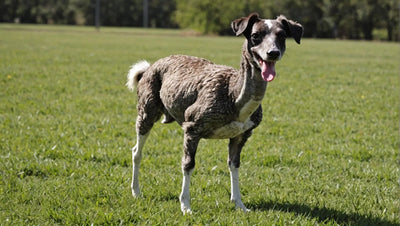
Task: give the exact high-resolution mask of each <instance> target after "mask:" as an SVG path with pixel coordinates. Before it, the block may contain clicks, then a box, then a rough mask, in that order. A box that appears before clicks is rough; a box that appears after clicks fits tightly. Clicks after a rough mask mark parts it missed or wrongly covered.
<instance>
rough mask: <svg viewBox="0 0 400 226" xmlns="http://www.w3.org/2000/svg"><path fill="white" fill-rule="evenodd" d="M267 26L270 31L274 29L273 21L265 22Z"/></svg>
mask: <svg viewBox="0 0 400 226" xmlns="http://www.w3.org/2000/svg"><path fill="white" fill-rule="evenodd" d="M265 25H267V27H268V29H271V28H272V20H265Z"/></svg>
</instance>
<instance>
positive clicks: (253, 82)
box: [234, 40, 267, 110]
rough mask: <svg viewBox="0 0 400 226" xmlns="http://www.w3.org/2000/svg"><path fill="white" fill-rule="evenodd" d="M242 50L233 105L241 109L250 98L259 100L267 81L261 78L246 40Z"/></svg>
mask: <svg viewBox="0 0 400 226" xmlns="http://www.w3.org/2000/svg"><path fill="white" fill-rule="evenodd" d="M242 51H243V52H242V59H241V62H240V69H239V75H238V80H237V81H236V84H235V92H234V93H235V94H236V95H235V98H236V99H235V105H236V108H237V109H242V108H243V106H244V105H246V104H247V103H248V102H249V101H251V100H253V101H260V102H261V100H262V99H263V97H264V94H265V91H266V89H267V82H266V81H264V80H263V79H262V76H261V70H260V68H259V67H258V66H256V63H255V62H254V60H253V56H252V54H251V52H250V50H249V46H248V44H247V40H245V42H244V44H243V50H242ZM254 110H255V109H254Z"/></svg>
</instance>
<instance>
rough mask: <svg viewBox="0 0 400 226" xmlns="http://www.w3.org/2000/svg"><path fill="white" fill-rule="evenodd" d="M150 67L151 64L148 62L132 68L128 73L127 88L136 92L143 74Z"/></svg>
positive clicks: (137, 64)
mask: <svg viewBox="0 0 400 226" xmlns="http://www.w3.org/2000/svg"><path fill="white" fill-rule="evenodd" d="M149 67H150V63H149V62H147V61H145V60H144V61H139V62H138V63H136V64H134V65H132V66H131V69H130V70H129V72H128V76H127V78H128V81H127V83H126V86H127V87H128V89H129V90H130V91H133V90H135V88H136V86H137V84H138V82H139V80H140V78H141V77H142V75H143V73H144V72H145V71H146V70H147V69H148V68H149Z"/></svg>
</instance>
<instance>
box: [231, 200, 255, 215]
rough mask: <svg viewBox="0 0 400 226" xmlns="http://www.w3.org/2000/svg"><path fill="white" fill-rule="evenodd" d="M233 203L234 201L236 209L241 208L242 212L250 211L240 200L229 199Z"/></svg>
mask: <svg viewBox="0 0 400 226" xmlns="http://www.w3.org/2000/svg"><path fill="white" fill-rule="evenodd" d="M231 201H232V202H233V203H235V207H236V209H241V210H242V211H243V212H244V213H247V212H250V211H251V210H250V209H247V208H246V206H244V204H243V203H242V201H241V200H231Z"/></svg>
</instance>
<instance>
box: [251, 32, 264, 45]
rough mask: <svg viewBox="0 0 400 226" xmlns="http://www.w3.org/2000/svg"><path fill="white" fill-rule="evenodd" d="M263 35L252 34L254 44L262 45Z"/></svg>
mask: <svg viewBox="0 0 400 226" xmlns="http://www.w3.org/2000/svg"><path fill="white" fill-rule="evenodd" d="M261 39H262V38H261V34H260V33H253V34H251V41H253V43H254V44H257V43H260V42H261Z"/></svg>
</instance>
